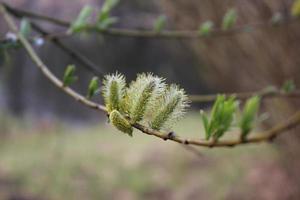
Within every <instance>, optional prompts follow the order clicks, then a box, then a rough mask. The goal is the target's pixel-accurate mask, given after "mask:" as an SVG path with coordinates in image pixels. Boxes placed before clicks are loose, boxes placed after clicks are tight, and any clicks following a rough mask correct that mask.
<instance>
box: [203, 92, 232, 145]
mask: <svg viewBox="0 0 300 200" xmlns="http://www.w3.org/2000/svg"><path fill="white" fill-rule="evenodd" d="M237 105H238V101H237V100H236V99H235V97H233V96H232V97H230V98H228V99H227V98H226V97H225V96H224V95H218V97H217V99H216V101H215V103H214V105H213V108H212V111H211V116H210V120H208V118H207V117H206V116H205V115H204V114H202V122H203V125H204V129H205V132H206V140H209V139H210V138H211V137H213V138H214V139H215V140H218V139H219V138H220V137H222V136H223V135H224V133H225V132H226V131H228V129H229V128H230V127H231V126H232V122H233V116H234V113H235V112H236V109H237Z"/></svg>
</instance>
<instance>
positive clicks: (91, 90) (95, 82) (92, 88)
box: [87, 77, 99, 99]
mask: <svg viewBox="0 0 300 200" xmlns="http://www.w3.org/2000/svg"><path fill="white" fill-rule="evenodd" d="M98 88H99V78H98V77H93V78H92V80H91V81H90V84H89V87H88V93H87V98H88V99H90V98H92V97H93V96H94V95H95V93H96V92H97V90H98Z"/></svg>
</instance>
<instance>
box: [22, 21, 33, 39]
mask: <svg viewBox="0 0 300 200" xmlns="http://www.w3.org/2000/svg"><path fill="white" fill-rule="evenodd" d="M30 32H31V25H30V22H29V21H28V20H27V19H25V18H23V19H22V20H21V24H20V33H21V34H22V35H23V36H24V37H25V38H27V37H28V36H29V35H30Z"/></svg>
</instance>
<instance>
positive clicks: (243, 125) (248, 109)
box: [239, 96, 260, 140]
mask: <svg viewBox="0 0 300 200" xmlns="http://www.w3.org/2000/svg"><path fill="white" fill-rule="evenodd" d="M259 104H260V97H258V96H254V97H251V98H250V99H248V100H247V102H246V104H245V106H244V110H243V113H242V118H241V120H240V123H239V127H240V129H241V138H242V139H243V140H244V139H245V138H246V137H247V135H248V134H249V133H250V131H251V130H252V129H253V123H254V120H255V118H256V116H257V112H258V109H259Z"/></svg>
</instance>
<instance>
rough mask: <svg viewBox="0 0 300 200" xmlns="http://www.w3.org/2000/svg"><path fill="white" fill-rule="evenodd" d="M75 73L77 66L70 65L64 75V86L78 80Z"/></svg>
mask: <svg viewBox="0 0 300 200" xmlns="http://www.w3.org/2000/svg"><path fill="white" fill-rule="evenodd" d="M74 73H75V66H74V65H68V66H67V68H66V70H65V73H64V77H63V86H69V85H71V84H72V83H74V82H75V81H77V79H78V77H76V76H74Z"/></svg>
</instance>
